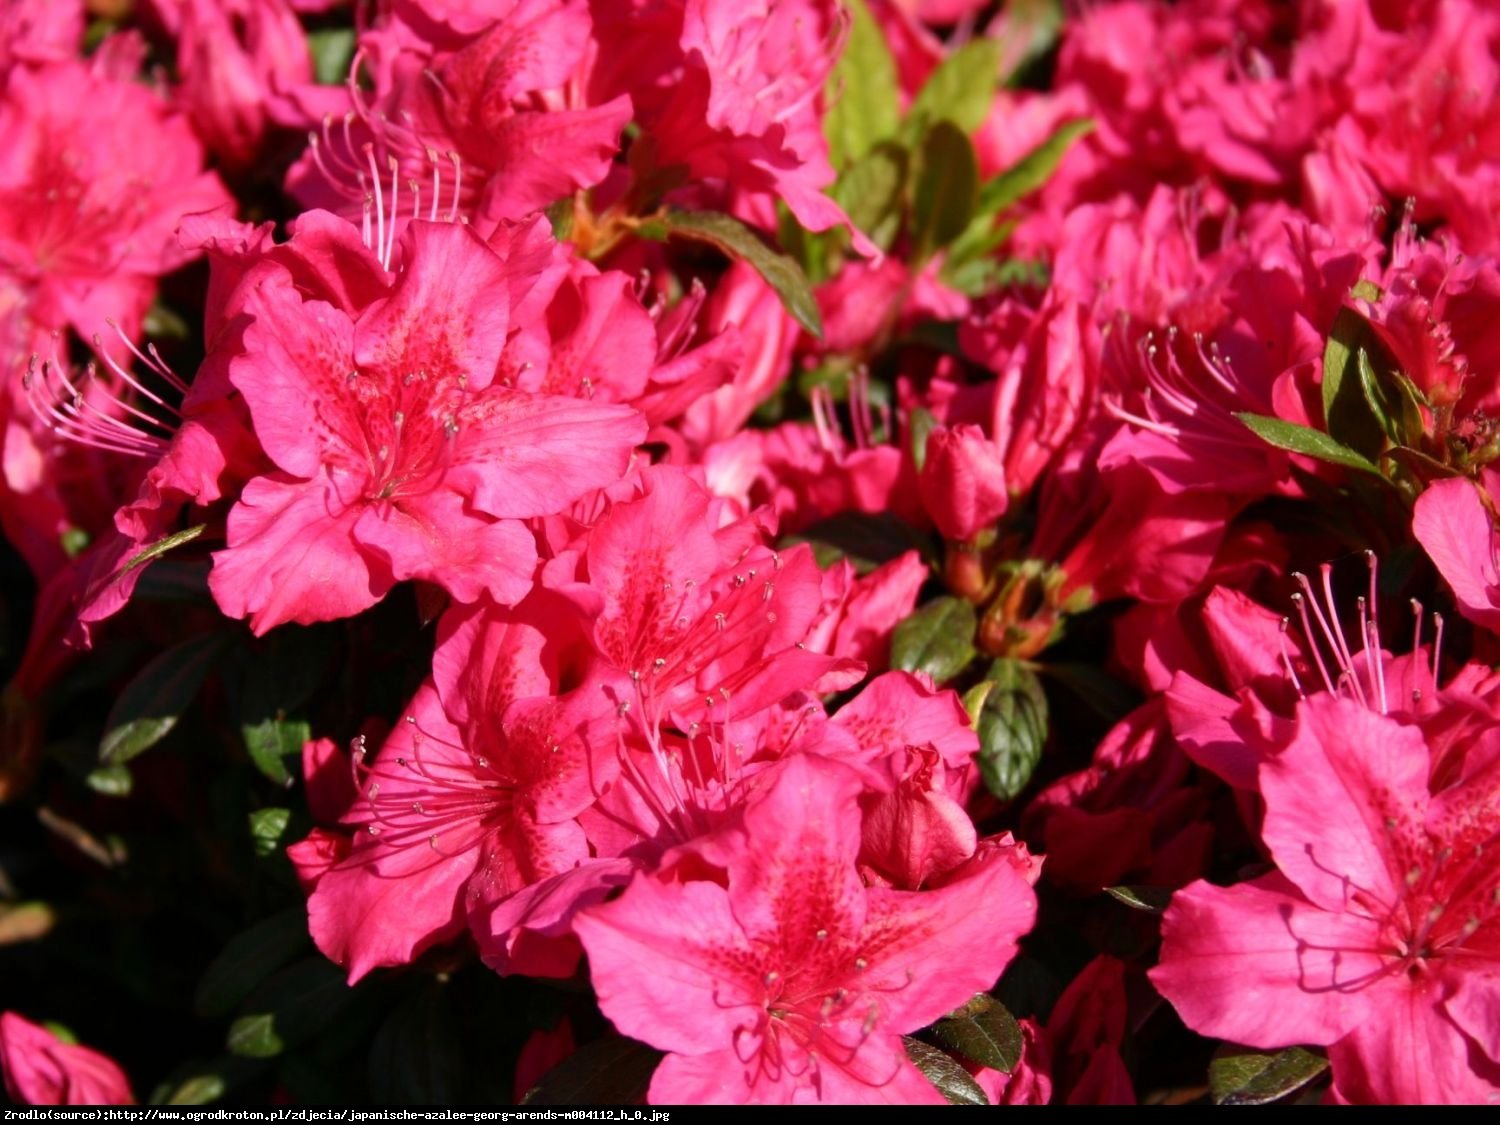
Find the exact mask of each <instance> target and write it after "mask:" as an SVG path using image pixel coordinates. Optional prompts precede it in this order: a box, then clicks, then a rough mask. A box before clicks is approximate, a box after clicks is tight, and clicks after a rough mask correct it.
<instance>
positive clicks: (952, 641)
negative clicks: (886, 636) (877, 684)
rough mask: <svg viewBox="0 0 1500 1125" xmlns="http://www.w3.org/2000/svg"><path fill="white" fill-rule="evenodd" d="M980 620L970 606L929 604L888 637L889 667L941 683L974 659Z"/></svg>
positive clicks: (957, 601) (942, 601)
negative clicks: (921, 673)
mask: <svg viewBox="0 0 1500 1125" xmlns="http://www.w3.org/2000/svg"><path fill="white" fill-rule="evenodd" d="M978 624H979V621H978V618H977V617H976V615H975V613H974V606H973V604H972V603H970V602H967V601H965V600H964V599H963V598H954V597H942V598H936V599H934V600H933V601H930V602H928V603H927V604H926V605H924V606H923V607H922V608H921V609H919V610H917V611H916V612H915V613H913V614H912V615H911V616H910V617H908V618H907V619H906V620H905V621H903V622H901V624H899V625H897V626H896V630H895V632H894V633H892V634H891V667H892V668H897V669H901V670H902V671H906V672H926V673H927V674H928V675H929V676H931V677H932V678H933V680H934V681H935V682H936V683H939V684H943V683H947V682H948V681H949V680H951V679H953V677H954V676H956V675H958V674H959V673H960V672H962V671H963V670H964V669H965V668H966V667H968V664H969V661H971V660H973V659H974V655H975V651H974V630H975V628H976V627H977V626H978Z"/></svg>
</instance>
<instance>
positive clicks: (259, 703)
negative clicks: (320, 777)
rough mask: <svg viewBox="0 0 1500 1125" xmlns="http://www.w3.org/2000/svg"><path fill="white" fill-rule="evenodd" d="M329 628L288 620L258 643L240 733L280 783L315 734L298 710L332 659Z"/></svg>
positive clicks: (248, 676) (260, 763)
mask: <svg viewBox="0 0 1500 1125" xmlns="http://www.w3.org/2000/svg"><path fill="white" fill-rule="evenodd" d="M332 636H333V634H332V633H331V632H330V631H329V630H328V629H327V628H316V627H315V628H311V629H302V628H296V627H292V626H285V627H283V628H281V629H278V630H276V631H275V632H274V633H272V634H271V635H270V636H269V637H266V638H265V639H264V640H262V641H260V642H258V643H257V644H255V645H254V646H253V648H252V649H251V651H250V653H249V667H248V669H247V670H246V673H245V680H244V686H243V688H242V695H241V699H240V735H241V737H243V738H244V740H245V749H246V750H247V751H248V752H249V754H250V760H251V761H253V762H254V763H255V766H256V768H257V769H259V770H260V772H261V773H263V774H265V775H266V777H268V778H270V779H271V780H272V781H274V782H276V784H278V785H282V786H288V785H291V783H292V775H291V773H290V772H288V770H287V759H289V758H295V757H297V756H299V755H300V754H301V753H302V746H303V744H304V743H305V742H306V741H307V740H308V739H309V738H310V737H312V730H311V728H310V727H309V725H308V723H307V722H306V721H305V720H303V719H302V718H300V717H299V716H298V715H297V712H298V710H299V709H300V708H301V707H302V705H303V704H305V703H306V702H307V701H308V699H309V698H311V696H312V694H313V693H314V692H315V691H316V690H317V688H318V684H319V683H320V682H321V680H322V679H323V675H324V672H325V670H326V668H327V665H328V659H329V655H330V652H331V648H332Z"/></svg>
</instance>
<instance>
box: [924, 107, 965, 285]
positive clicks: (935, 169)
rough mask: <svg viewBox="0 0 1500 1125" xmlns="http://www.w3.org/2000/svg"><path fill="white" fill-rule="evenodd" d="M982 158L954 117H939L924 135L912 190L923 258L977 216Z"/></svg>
mask: <svg viewBox="0 0 1500 1125" xmlns="http://www.w3.org/2000/svg"><path fill="white" fill-rule="evenodd" d="M978 192H979V161H978V159H977V158H976V157H975V155H974V146H973V144H971V143H970V142H969V138H968V136H967V135H966V134H965V133H964V132H963V130H961V129H960V128H958V126H956V125H954V124H953V123H952V122H951V121H939V122H937V123H936V124H935V125H933V127H932V128H931V129H929V130H928V131H927V135H926V136H924V137H923V138H922V147H921V150H920V152H919V153H918V156H917V175H916V183H915V185H914V186H913V190H912V224H911V229H912V238H913V239H914V240H915V242H916V245H917V249H916V256H917V259H918V260H919V261H921V260H924V259H926V258H928V257H930V256H931V255H932V253H933V251H935V250H937V249H939V248H940V247H943V246H947V245H948V243H950V242H952V241H953V240H954V239H955V238H957V237H958V236H959V235H960V234H962V233H963V232H964V230H965V229H966V228H967V227H968V225H969V222H970V220H971V219H973V217H974V204H975V200H976V198H977V196H978Z"/></svg>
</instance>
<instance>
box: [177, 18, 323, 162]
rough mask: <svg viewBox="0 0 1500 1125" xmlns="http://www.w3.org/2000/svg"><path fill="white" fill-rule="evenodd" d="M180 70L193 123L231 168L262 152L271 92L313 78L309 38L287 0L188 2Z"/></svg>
mask: <svg viewBox="0 0 1500 1125" xmlns="http://www.w3.org/2000/svg"><path fill="white" fill-rule="evenodd" d="M178 20H179V31H178V38H177V70H178V74H179V75H180V76H181V79H182V86H181V97H182V101H183V104H184V105H185V106H186V107H187V111H188V116H189V117H190V118H191V120H192V122H193V129H194V131H195V132H197V134H198V136H199V137H201V138H202V140H203V143H204V144H206V145H207V146H208V147H209V148H210V149H212V150H213V152H214V153H215V154H216V155H217V156H218V157H219V158H220V159H221V160H223V161H224V162H225V163H226V164H227V165H228V166H229V167H231V168H235V169H244V168H247V167H248V166H249V165H250V164H251V163H252V162H253V161H254V160H255V159H256V157H257V156H259V155H260V149H261V145H262V142H263V141H264V139H265V134H266V130H267V127H268V126H269V124H270V122H269V120H268V116H267V105H268V102H269V101H270V99H271V96H272V95H273V93H276V92H278V91H280V90H282V89H288V88H292V87H295V86H300V85H306V84H308V83H310V82H312V59H311V57H310V56H309V53H308V47H307V36H306V34H305V33H304V32H303V30H302V25H301V24H300V23H298V22H297V16H296V13H295V12H294V11H293V9H292V5H290V4H289V3H288V2H287V0H234V2H232V3H228V4H225V3H222V2H221V0H184V2H183V3H182V7H181V11H180V13H179V14H178Z"/></svg>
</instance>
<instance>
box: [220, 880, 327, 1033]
mask: <svg viewBox="0 0 1500 1125" xmlns="http://www.w3.org/2000/svg"><path fill="white" fill-rule="evenodd" d="M311 949H312V939H311V938H310V937H309V936H308V933H307V910H306V909H305V908H304V907H301V906H297V907H293V908H292V909H290V910H283V911H282V912H280V913H279V914H273V915H271V916H270V917H269V918H262V919H261V920H260V921H259V922H257V923H255V925H253V926H251V927H250V928H249V929H247V930H244V931H243V932H241V933H239V934H236V935H235V936H234V937H232V938H230V939H229V941H228V942H227V943H226V944H225V946H224V948H223V949H221V950H220V951H219V955H218V956H217V957H215V958H214V959H213V961H211V962H210V963H209V966H208V968H207V969H206V970H204V973H203V976H202V977H201V978H200V979H199V981H198V991H197V994H196V995H195V996H194V999H193V1010H194V1011H196V1012H197V1013H198V1014H199V1015H200V1016H209V1017H217V1016H224V1015H227V1014H228V1013H229V1012H231V1011H233V1010H234V1007H235V1005H236V1004H238V1003H239V1002H240V1001H242V1000H243V999H244V998H245V997H246V996H248V995H250V992H251V991H252V990H253V989H254V988H255V987H256V986H257V985H258V984H260V983H261V982H262V981H263V980H265V979H266V978H267V977H268V976H270V975H271V974H272V973H274V972H275V971H276V970H277V969H279V968H281V967H282V966H283V965H286V964H287V963H289V962H290V961H291V960H292V959H293V958H294V957H296V956H297V955H298V954H301V953H307V952H310V951H311Z"/></svg>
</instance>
